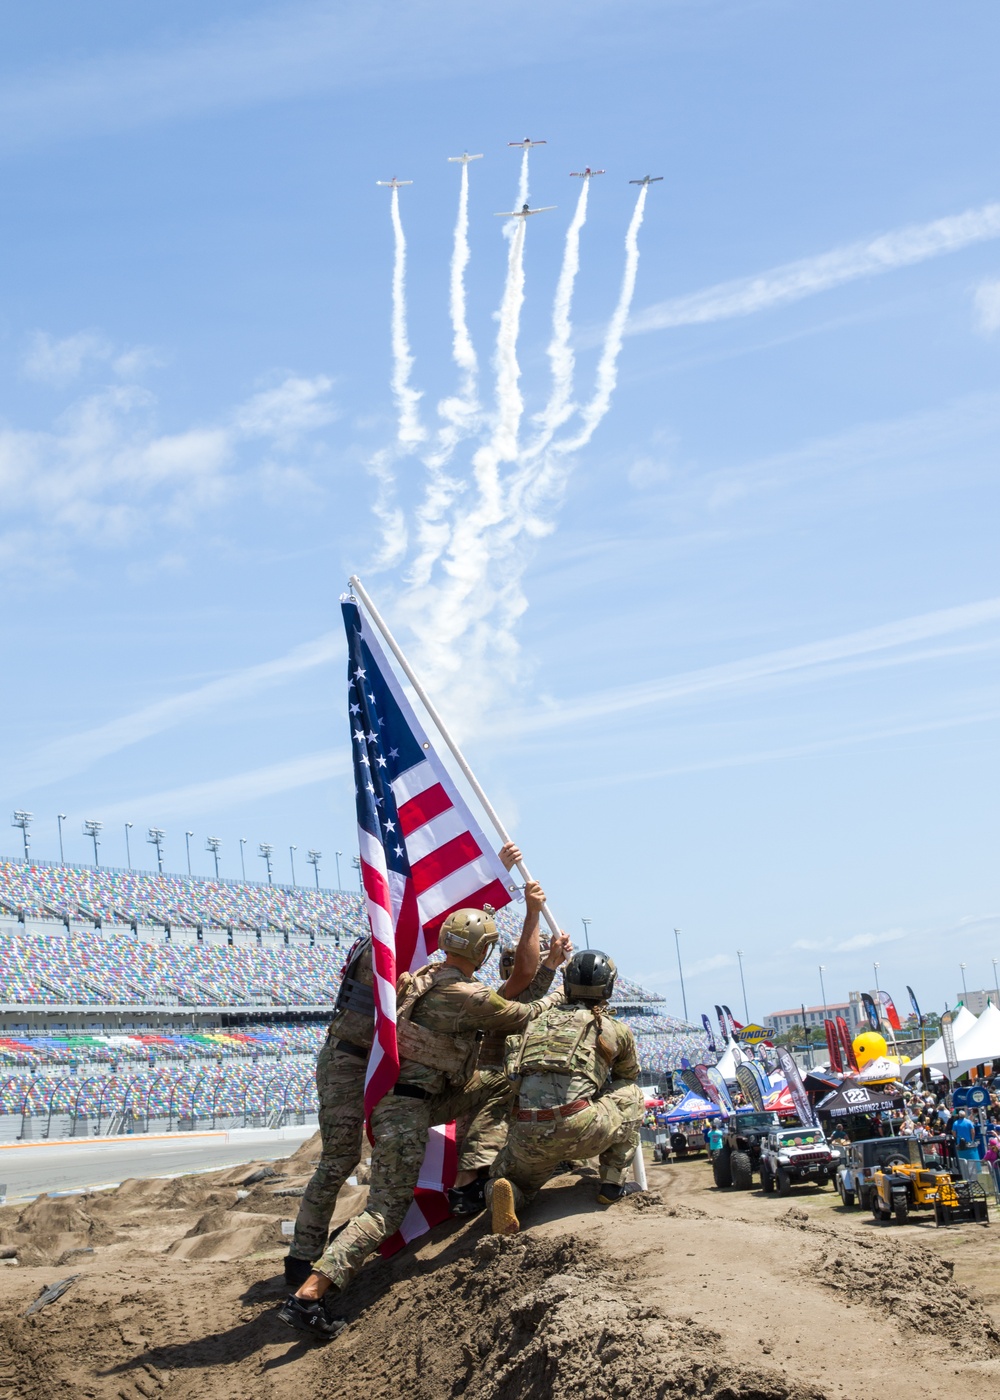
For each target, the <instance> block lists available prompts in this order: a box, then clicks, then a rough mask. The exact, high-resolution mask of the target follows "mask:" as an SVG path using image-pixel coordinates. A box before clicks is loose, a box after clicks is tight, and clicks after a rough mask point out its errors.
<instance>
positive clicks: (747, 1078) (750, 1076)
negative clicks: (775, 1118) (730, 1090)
mask: <svg viewBox="0 0 1000 1400" xmlns="http://www.w3.org/2000/svg"><path fill="white" fill-rule="evenodd" d="M736 1082H737V1084H738V1085H739V1086H740V1088H741V1089H742V1090H743V1097H744V1098H745V1099H746V1101H747V1103H749V1104H753V1106H754V1108H755V1109H756V1110H757V1112H758V1113H763V1112H764V1095H763V1094H762V1093H761V1091H760V1084H759V1083H758V1080H757V1076H756V1075H755V1074H754V1072H753V1069H751V1067H750V1066H749V1065H737V1066H736Z"/></svg>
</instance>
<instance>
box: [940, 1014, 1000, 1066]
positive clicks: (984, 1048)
mask: <svg viewBox="0 0 1000 1400" xmlns="http://www.w3.org/2000/svg"><path fill="white" fill-rule="evenodd" d="M955 1050H956V1051H957V1053H958V1066H957V1068H953V1069H951V1070H947V1071H946V1072H947V1073H948V1074H949V1076H950V1077H955V1078H957V1077H958V1075H960V1074H965V1073H967V1072H968V1071H969V1070H970V1069H972V1068H973V1066H974V1065H982V1064H985V1063H986V1061H987V1060H993V1061H997V1060H1000V1011H998V1010H997V1009H996V1007H995V1006H994V1005H993V1003H992V1002H989V1003H988V1004H987V1007H986V1010H985V1011H984V1012H983V1014H982V1015H981V1016H980V1017H979V1019H978V1020H977V1021H976V1024H975V1025H974V1026H973V1027H972V1028H971V1029H970V1030H967V1031H966V1033H965V1034H964V1035H963V1036H962V1038H961V1039H960V1040H956V1042H955Z"/></svg>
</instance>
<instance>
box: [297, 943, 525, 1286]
mask: <svg viewBox="0 0 1000 1400" xmlns="http://www.w3.org/2000/svg"><path fill="white" fill-rule="evenodd" d="M397 1002H398V1010H397V1016H398V1020H397V1026H396V1032H397V1040H398V1043H399V1049H400V1068H399V1079H398V1081H397V1084H396V1087H395V1089H394V1090H392V1091H391V1092H390V1093H388V1094H386V1096H385V1098H383V1099H382V1100H381V1101H380V1103H378V1104H377V1105H376V1107H375V1110H374V1112H373V1113H372V1117H371V1130H372V1137H373V1139H374V1145H373V1147H372V1169H371V1185H370V1187H369V1191H368V1205H367V1208H366V1209H365V1210H364V1212H363V1213H362V1214H361V1215H358V1216H355V1218H354V1219H353V1220H352V1221H350V1223H349V1224H348V1225H347V1227H346V1228H345V1229H344V1230H343V1231H341V1233H340V1234H339V1235H338V1236H337V1238H336V1239H335V1240H333V1241H332V1242H331V1244H330V1246H329V1247H328V1249H327V1250H326V1252H325V1253H324V1255H323V1257H322V1258H321V1259H319V1260H318V1261H317V1262H316V1264H315V1265H314V1269H315V1272H316V1273H318V1274H323V1275H324V1276H325V1277H326V1278H328V1279H330V1280H331V1282H332V1283H333V1284H335V1285H336V1286H337V1287H338V1288H344V1287H345V1286H346V1284H347V1283H348V1282H349V1281H350V1280H351V1279H352V1278H353V1277H354V1275H355V1274H356V1273H357V1271H358V1270H359V1269H360V1268H361V1265H362V1264H363V1263H364V1261H365V1260H366V1259H367V1257H368V1255H369V1254H371V1253H372V1252H373V1251H374V1250H376V1249H377V1248H378V1246H379V1245H380V1244H381V1243H382V1241H383V1240H384V1239H387V1238H388V1237H389V1236H390V1235H392V1234H395V1232H396V1231H397V1230H398V1229H399V1227H400V1225H401V1224H402V1223H403V1218H404V1216H405V1215H406V1212H407V1211H408V1210H409V1208H410V1203H411V1201H412V1200H413V1192H414V1189H415V1188H416V1186H417V1181H418V1178H419V1176H420V1166H421V1163H422V1161H423V1157H424V1149H425V1148H426V1146H427V1139H428V1135H429V1133H430V1129H431V1126H432V1125H433V1124H435V1123H449V1122H451V1120H452V1119H453V1118H457V1117H459V1116H460V1115H461V1114H462V1113H475V1112H476V1111H477V1110H478V1109H480V1108H481V1107H482V1106H483V1104H485V1103H487V1102H488V1101H489V1099H490V1098H491V1097H492V1096H493V1095H495V1094H496V1092H497V1089H496V1086H495V1084H493V1083H491V1082H490V1081H489V1080H484V1079H483V1078H481V1077H480V1075H479V1074H478V1073H476V1072H475V1062H476V1055H477V1051H478V1041H477V1036H476V1032H477V1031H490V1030H496V1031H500V1032H501V1033H504V1034H508V1033H510V1032H511V1031H520V1030H522V1029H523V1028H524V1027H525V1026H526V1025H527V1024H528V1022H529V1021H531V1020H533V1019H534V1017H535V1016H537V1015H538V1014H539V1013H540V1012H541V1011H543V1010H544V1009H545V1008H546V1007H547V1006H549V1005H551V1004H552V999H551V998H547V999H545V1000H543V1001H536V1002H534V1003H533V1004H531V1005H527V1006H526V1005H524V1004H523V1003H521V1002H512V1001H505V1000H504V998H503V997H501V996H499V995H498V994H497V993H496V992H493V991H491V990H490V989H489V987H485V986H484V985H483V984H482V983H481V982H478V981H477V980H476V979H475V978H474V977H473V978H467V977H466V975H465V974H464V973H463V972H460V971H459V969H458V968H457V967H449V966H447V965H446V964H444V963H432V964H430V965H429V966H428V967H425V968H421V970H420V971H419V972H417V973H415V974H414V975H413V977H410V976H409V975H408V974H406V973H404V974H403V977H402V978H401V979H400V986H399V988H398V991H397ZM418 1056H419V1057H420V1058H417V1057H418Z"/></svg>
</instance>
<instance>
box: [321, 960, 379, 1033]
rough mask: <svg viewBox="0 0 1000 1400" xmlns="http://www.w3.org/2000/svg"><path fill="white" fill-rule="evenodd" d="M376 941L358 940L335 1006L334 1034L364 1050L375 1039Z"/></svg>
mask: <svg viewBox="0 0 1000 1400" xmlns="http://www.w3.org/2000/svg"><path fill="white" fill-rule="evenodd" d="M373 981H374V975H373V972H372V940H371V934H369V935H368V937H367V938H360V939H358V941H357V943H355V945H354V947H353V948H352V949H351V951H350V952H349V953H348V955H347V961H346V963H345V964H344V971H343V974H342V977H341V982H340V989H339V991H338V992H337V1001H336V1004H335V1006H334V1011H333V1019H332V1021H331V1023H330V1034H331V1035H332V1036H333V1038H334V1039H335V1040H346V1041H349V1042H350V1043H351V1044H352V1045H357V1046H359V1047H360V1048H361V1049H363V1050H370V1049H371V1044H372V1041H373V1040H374V1038H375V994H374V992H373V990H372V983H373Z"/></svg>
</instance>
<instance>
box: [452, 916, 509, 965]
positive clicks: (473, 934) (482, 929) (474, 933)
mask: <svg viewBox="0 0 1000 1400" xmlns="http://www.w3.org/2000/svg"><path fill="white" fill-rule="evenodd" d="M495 913H496V910H495V909H494V908H493V906H492V904H487V905H486V907H485V908H484V909H456V910H455V912H454V914H449V915H448V917H447V919H445V921H444V923H443V924H442V925H441V932H440V933H439V934H438V947H439V948H440V949H441V951H442V953H455V954H456V955H457V956H458V957H460V958H468V959H469V961H470V962H471V963H474V964H475V966H476V967H482V965H483V963H484V962H485V961H486V959H487V957H488V956H489V954H490V953H491V952H492V951H493V948H494V946H495V944H496V943H497V942H498V940H499V938H500V935H499V933H498V932H497V926H496V924H495V923H494V922H493V915H494V914H495Z"/></svg>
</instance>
